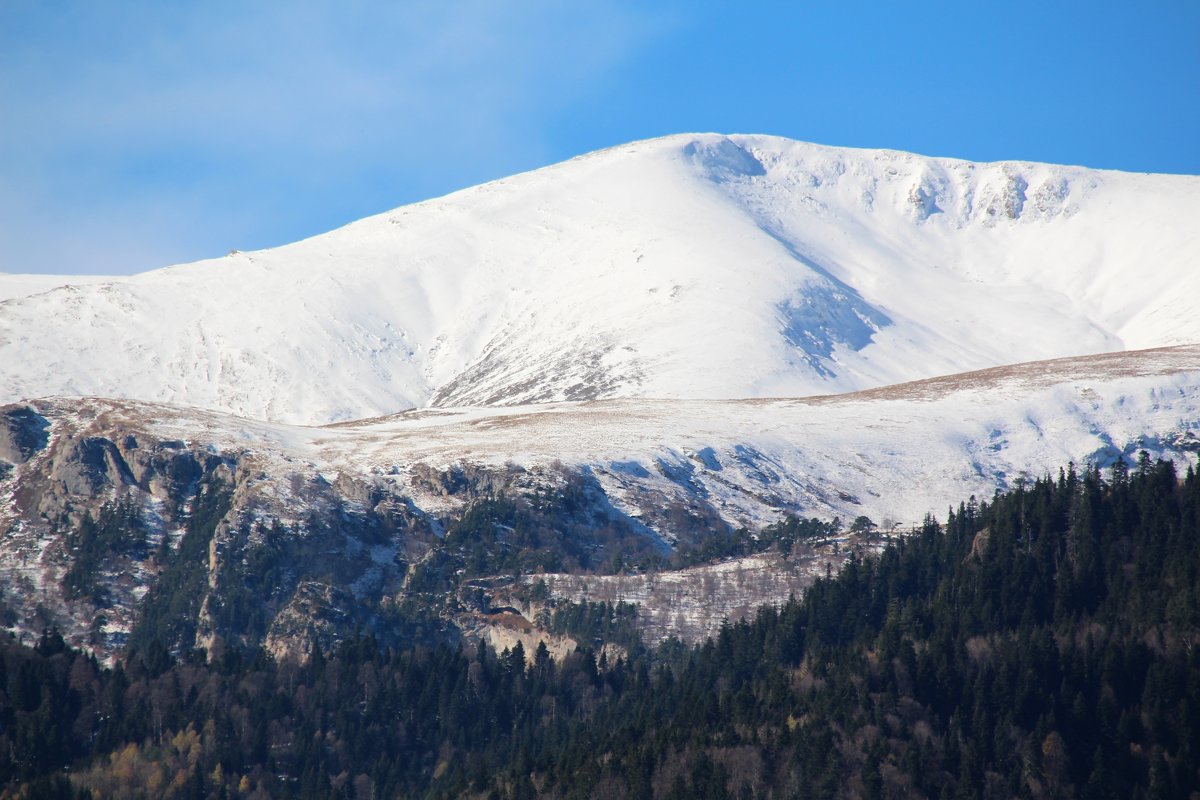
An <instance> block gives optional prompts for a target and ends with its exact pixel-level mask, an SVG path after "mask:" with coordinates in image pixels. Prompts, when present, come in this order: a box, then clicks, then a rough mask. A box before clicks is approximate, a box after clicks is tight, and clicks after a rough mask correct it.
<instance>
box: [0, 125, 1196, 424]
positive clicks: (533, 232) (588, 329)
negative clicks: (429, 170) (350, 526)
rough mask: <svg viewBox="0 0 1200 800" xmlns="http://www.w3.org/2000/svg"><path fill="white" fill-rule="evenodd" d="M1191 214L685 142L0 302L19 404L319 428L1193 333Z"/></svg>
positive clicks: (759, 388)
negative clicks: (71, 402) (327, 229)
mask: <svg viewBox="0 0 1200 800" xmlns="http://www.w3.org/2000/svg"><path fill="white" fill-rule="evenodd" d="M1197 217H1200V178H1196V177H1187V176H1165V175H1134V174H1123V173H1117V172H1105V171H1096V170H1088V169H1083V168H1077V167H1061V166H1053V165H1046V164H1030V163H996V164H973V163H969V162H963V161H955V160H949V159H937V158H926V157H922V156H916V155H911V154H906V153H898V152H892V151H874V150H851V149H845V148H832V147H823V146H818V145H812V144H806V143H801V142H793V141H789V140H785V139H778V138H770V137H762V136H720V135H715V134H700V135H690V134H689V135H680V136H672V137H667V138H663V139H656V140H651V141H645V142H637V143H634V144H630V145H625V146H621V147H616V148H612V149H610V150H605V151H600V152H597V153H593V154H590V155H587V156H583V157H580V158H576V159H573V160H571V161H568V162H564V163H562V164H558V165H555V166H552V167H547V168H544V169H541V170H537V171H534V172H530V173H526V174H522V175H517V176H514V177H512V178H508V179H505V180H501V181H496V182H493V183H489V184H485V185H482V186H478V187H474V188H471V189H467V190H464V191H461V192H458V193H455V194H452V195H449V196H447V197H443V198H438V199H435V200H429V201H426V202H423V203H418V204H415V205H411V206H406V207H403V208H399V209H396V210H394V211H390V212H387V213H384V214H381V215H379V216H375V217H371V218H368V219H364V220H361V221H359V222H355V223H353V224H351V225H348V226H346V227H344V228H341V229H339V230H336V231H333V232H331V233H327V234H324V235H321V236H316V237H313V238H311V239H308V240H305V241H302V242H298V243H295V244H291V245H287V246H284V247H279V248H275V249H271V250H264V251H260V252H254V253H230V254H229V255H228V256H227V257H225V258H220V259H215V260H212V261H206V262H199V263H196V264H189V265H184V266H178V267H171V268H168V269H163V270H157V271H153V272H148V273H143V274H141V275H136V276H133V277H129V278H119V279H112V280H109V281H105V282H101V283H95V284H87V285H72V286H64V287H61V288H57V289H53V290H51V291H43V292H37V293H32V294H30V293H29V292H30V291H31V290H30V289H28V288H12V287H10V290H8V291H7V292H6V293H7V294H9V295H15V296H13V297H11V299H9V300H7V301H5V302H3V303H2V304H0V401H18V400H22V399H28V398H33V397H40V396H46V395H65V396H100V397H113V398H128V399H134V400H139V401H153V402H170V403H175V404H180V405H185V406H190V407H195V408H204V409H209V410H213V411H220V412H225V413H231V414H237V415H241V416H247V417H252V418H257V419H263V420H270V421H276V422H289V423H304V424H321V423H327V422H331V421H338V420H350V419H357V418H362V417H370V416H376V415H381V414H390V413H394V412H397V411H402V410H405V409H411V408H425V407H429V406H441V407H446V406H498V405H515V404H528V403H543V402H547V401H564V400H566V401H571V400H593V399H612V398H634V397H647V398H678V399H732V398H755V397H786V396H809V395H816V394H827V393H838V392H847V391H856V390H863V389H870V388H875V387H880V386H885V385H890V384H895V383H899V382H903V381H910V380H915V379H920V378H927V377H932V376H935V375H948V374H955V373H960V372H964V371H968V370H973V369H982V368H986V367H993V366H999V365H1003V364H1009V363H1014V362H1018V361H1029V360H1036V359H1046V358H1055V357H1061V356H1074V355H1084V354H1091V353H1101V352H1109V351H1117V350H1122V349H1133V348H1146V347H1157V346H1165V345H1174V344H1181V343H1189V342H1194V341H1197V340H1200V320H1198V318H1197V315H1195V314H1194V313H1193V308H1192V301H1191V298H1194V297H1195V296H1197V293H1198V291H1200V270H1198V269H1196V266H1197V263H1198V262H1200V238H1198V237H1197V236H1196V235H1195V233H1194V230H1193V229H1194V225H1193V221H1194V220H1195V219H1196V218H1197ZM7 283H8V284H13V286H14V287H15V286H16V284H15V283H13V276H8V280H7ZM3 285H4V284H0V288H2V287H3ZM39 288H40V287H39Z"/></svg>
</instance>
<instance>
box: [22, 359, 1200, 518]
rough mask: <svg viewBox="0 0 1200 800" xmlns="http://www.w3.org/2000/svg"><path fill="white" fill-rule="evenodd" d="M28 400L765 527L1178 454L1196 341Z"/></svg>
mask: <svg viewBox="0 0 1200 800" xmlns="http://www.w3.org/2000/svg"><path fill="white" fill-rule="evenodd" d="M41 404H42V405H43V406H48V407H49V406H53V407H57V408H58V409H59V411H60V412H61V413H67V414H71V413H76V411H73V410H72V409H75V410H77V411H79V412H80V413H83V414H87V415H91V414H94V413H101V412H99V411H98V410H97V409H103V411H102V413H104V414H106V415H108V416H109V417H110V418H111V419H113V420H124V421H125V423H126V424H127V425H126V426H127V427H128V428H129V429H132V430H137V429H139V428H141V429H148V430H150V431H151V432H153V433H154V434H155V435H156V436H158V437H162V438H179V439H186V440H188V441H193V442H196V443H208V444H209V445H210V446H211V447H213V448H216V449H220V450H224V451H229V452H234V451H238V452H246V453H250V454H252V455H250V456H248V458H251V459H252V462H255V461H256V462H257V463H260V464H261V467H262V468H263V471H264V475H267V474H269V475H272V476H274V477H275V478H276V479H278V480H286V476H287V475H288V474H289V472H290V471H292V470H294V469H296V468H297V467H298V466H299V465H308V466H307V467H306V469H309V470H311V471H315V472H319V473H321V474H323V475H326V476H327V477H328V479H329V480H334V479H336V476H337V475H338V474H340V473H348V474H351V475H359V476H363V477H367V478H369V479H371V480H380V481H385V482H395V483H396V484H397V488H398V489H399V490H400V491H402V492H403V491H404V485H405V482H406V481H407V480H408V470H409V468H410V467H411V465H413V464H416V463H423V464H427V465H430V466H434V467H441V466H446V465H451V464H457V463H463V462H468V463H479V464H485V465H486V464H491V465H504V464H516V465H520V466H523V467H526V468H533V469H536V468H539V467H547V466H551V465H556V464H563V465H566V466H569V467H572V468H582V469H585V470H587V471H590V472H591V473H592V474H593V475H595V477H596V478H597V480H598V481H599V483H600V485H601V486H602V487H603V488H604V490H605V492H606V494H607V495H608V496H609V498H610V500H611V501H612V502H613V504H614V505H615V506H616V507H617V508H618V509H620V510H622V511H624V512H626V513H628V514H630V515H632V516H635V517H636V516H638V515H639V514H640V513H641V508H643V507H645V503H650V504H661V503H662V502H664V501H670V500H671V499H677V498H680V497H687V496H689V495H691V496H699V497H702V498H704V499H705V500H706V502H708V503H710V504H712V505H713V506H714V507H715V508H717V509H718V511H719V512H720V513H721V514H722V515H723V516H724V517H725V518H726V519H727V520H729V521H730V522H732V523H734V524H751V525H759V524H763V523H766V522H770V521H773V520H775V519H777V518H778V517H779V514H780V513H781V510H784V509H787V510H792V511H799V512H801V513H805V514H812V515H817V516H822V517H829V516H832V515H833V514H838V515H841V516H843V517H844V518H846V517H850V518H852V517H853V516H857V515H858V514H867V515H868V516H871V517H872V518H873V519H875V520H876V521H879V522H884V521H888V520H890V521H891V522H896V523H900V524H904V525H908V524H911V523H917V522H919V521H920V520H921V519H922V518H923V516H924V515H925V514H926V513H927V512H932V513H934V514H935V515H938V516H943V515H944V512H945V509H946V507H947V505H948V504H950V503H957V502H959V501H961V500H962V499H964V498H966V497H968V496H969V495H971V494H975V495H977V496H979V497H980V498H981V499H986V498H989V497H990V496H991V494H992V492H993V491H994V490H995V489H996V487H1005V486H1011V485H1013V484H1014V482H1016V481H1017V480H1019V479H1021V478H1022V477H1029V478H1036V477H1040V476H1041V475H1042V474H1043V473H1044V472H1045V471H1054V472H1057V470H1058V468H1059V467H1060V466H1062V465H1064V464H1066V463H1067V462H1068V461H1074V462H1075V463H1076V464H1078V465H1080V466H1081V467H1082V466H1083V465H1085V464H1098V465H1100V466H1102V467H1107V466H1109V465H1110V464H1111V463H1112V462H1113V461H1114V460H1115V459H1116V458H1118V457H1126V458H1130V459H1134V458H1136V456H1137V453H1138V451H1140V450H1141V449H1146V450H1148V451H1149V452H1150V453H1151V454H1152V455H1155V456H1157V455H1159V454H1164V453H1165V454H1166V455H1168V456H1169V457H1174V458H1176V459H1177V460H1180V461H1182V462H1186V461H1189V460H1190V459H1192V457H1193V456H1192V455H1191V454H1192V453H1194V452H1195V451H1196V450H1198V449H1200V438H1198V437H1200V346H1180V347H1173V348H1162V349H1157V350H1148V351H1137V352H1129V353H1117V354H1110V355H1099V356H1089V357H1083V358H1074V359H1063V360H1056V361H1048V362H1036V363H1031V364H1021V365H1016V366H1011V367H1003V368H996V369H990V370H986V371H982V372H978V373H967V374H962V375H956V376H952V377H948V378H938V379H932V380H926V381H920V382H916V383H910V384H902V385H898V386H890V387H886V388H882V389H877V390H869V391H864V392H858V393H852V394H846V395H838V396H829V397H812V398H804V399H756V400H729V401H700V400H642V399H616V400H604V401H587V402H566V403H552V404H542V405H535V406H518V407H506V408H490V409H489V408H471V409H433V410H427V411H419V412H410V413H406V414H399V415H393V416H390V417H384V418H379V419H375V420H367V421H361V422H356V423H349V424H340V425H334V426H328V427H316V428H313V427H300V426H289V425H283V424H278V423H264V422H255V421H251V420H244V419H238V418H235V417H229V416H224V415H219V414H213V413H205V412H199V411H196V410H194V409H181V408H173V407H169V406H143V405H140V404H116V405H114V404H113V403H112V402H111V401H85V402H83V403H82V404H79V403H78V402H76V401H67V400H64V401H58V400H48V401H42V403H41ZM92 406H95V408H92ZM662 533H663V534H664V535H665V536H666V537H667V538H668V539H669V538H670V531H663V532H662Z"/></svg>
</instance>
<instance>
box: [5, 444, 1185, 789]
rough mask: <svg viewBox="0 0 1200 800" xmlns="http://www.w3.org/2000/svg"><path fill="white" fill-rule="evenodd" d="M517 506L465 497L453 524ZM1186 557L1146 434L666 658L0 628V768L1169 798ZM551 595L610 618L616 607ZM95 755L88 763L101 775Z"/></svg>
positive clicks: (272, 778)
mask: <svg viewBox="0 0 1200 800" xmlns="http://www.w3.org/2000/svg"><path fill="white" fill-rule="evenodd" d="M508 513H509V512H508V511H507V510H506V509H505V508H504V507H503V506H490V507H486V508H482V509H481V510H480V512H479V515H478V516H477V517H476V521H475V523H473V527H471V528H469V529H463V530H462V531H460V532H459V534H458V535H461V536H463V537H464V541H466V540H470V539H471V537H479V536H482V537H486V536H488V535H489V534H487V533H486V532H485V531H486V529H487V527H488V526H489V525H490V526H493V527H495V526H497V525H499V526H500V530H504V527H503V526H505V525H509V526H510V527H512V526H511V525H510V523H511V521H512V520H513V517H512V516H505V515H506V514H508ZM505 520H508V522H506V521H505ZM502 538H503V537H499V539H497V540H500V539H502ZM1198 571H1200V479H1198V478H1197V477H1196V476H1195V475H1194V474H1192V472H1191V471H1190V470H1189V473H1188V476H1187V478H1186V479H1185V480H1184V481H1182V482H1179V481H1177V479H1176V475H1175V473H1174V470H1173V467H1172V466H1171V465H1170V464H1163V463H1159V464H1153V463H1150V462H1148V461H1146V460H1144V461H1143V462H1142V463H1141V464H1139V466H1138V467H1137V469H1136V470H1135V471H1134V472H1133V473H1132V474H1126V473H1125V472H1123V471H1121V470H1118V471H1117V472H1116V473H1115V474H1114V475H1113V476H1112V477H1111V479H1110V480H1109V481H1104V480H1102V479H1101V476H1100V475H1099V473H1097V472H1096V471H1095V470H1088V471H1085V472H1084V473H1083V474H1082V475H1080V474H1077V473H1076V471H1075V470H1074V469H1069V470H1065V471H1064V472H1062V473H1061V474H1060V475H1059V476H1058V478H1057V479H1054V480H1052V479H1049V478H1047V479H1045V480H1042V481H1038V482H1036V483H1035V484H1033V485H1032V486H1027V487H1022V488H1019V489H1018V490H1016V491H1014V492H1011V493H1008V494H1005V495H1000V496H997V497H995V498H994V499H993V500H992V501H991V502H990V503H982V504H977V503H974V502H971V503H965V504H963V505H961V506H960V507H959V508H958V509H956V510H955V511H953V512H952V513H951V514H950V516H949V518H948V520H947V523H946V525H945V526H941V525H938V524H937V523H935V522H934V521H933V520H927V522H926V524H925V525H924V527H923V528H922V530H920V531H919V532H917V533H915V534H914V535H912V536H911V537H908V538H906V539H904V540H901V541H900V542H898V543H896V544H894V545H893V546H891V547H889V548H888V549H887V550H885V551H884V552H883V554H882V555H881V556H880V557H878V558H877V559H867V560H860V559H858V558H851V560H850V561H849V562H848V564H847V566H846V567H845V569H844V570H843V571H842V573H840V574H839V575H838V576H837V577H835V578H833V579H829V580H824V581H819V582H818V583H817V584H816V585H815V586H814V587H813V588H812V590H811V591H810V592H809V593H808V594H807V595H806V596H805V597H804V599H803V600H802V601H800V602H790V603H788V604H787V605H785V606H784V607H783V608H782V609H778V610H776V609H763V610H762V611H760V612H759V614H758V615H757V616H756V617H755V618H754V619H753V620H747V621H743V622H740V623H737V624H733V625H726V626H724V627H723V628H722V630H721V632H720V634H719V635H718V636H716V637H715V638H713V639H711V640H709V641H707V642H705V643H704V644H702V645H700V646H697V647H694V648H691V649H688V648H685V647H683V646H681V645H679V644H678V643H671V644H669V645H668V646H664V647H663V648H661V649H660V652H659V654H658V655H657V657H651V656H650V655H649V654H647V653H645V652H635V653H634V654H633V655H632V656H631V657H630V658H628V659H625V658H621V659H617V660H615V661H613V662H612V663H609V662H607V660H606V659H602V658H600V657H598V656H597V655H596V651H594V650H592V649H590V648H585V649H582V650H581V651H579V652H577V653H575V654H574V655H572V656H570V657H568V658H567V659H566V660H565V661H563V662H561V663H555V662H553V661H551V660H550V658H549V655H548V652H547V651H546V649H545V648H544V647H539V648H537V649H536V650H534V652H533V653H531V654H527V653H526V652H525V651H524V649H523V648H520V647H518V648H516V649H515V650H514V651H512V652H509V651H505V652H503V653H500V654H495V653H493V652H490V651H488V650H486V649H482V650H480V651H478V652H468V651H464V650H462V649H449V648H446V647H436V648H432V649H427V648H414V649H409V650H404V651H400V652H396V651H393V650H387V651H384V650H382V649H381V648H380V645H379V643H378V642H377V641H376V640H375V639H374V638H372V637H370V636H355V637H353V638H351V639H350V640H348V641H346V642H344V643H343V644H341V645H340V646H339V647H337V648H336V649H334V650H333V651H332V652H328V653H325V652H322V651H320V650H318V651H316V652H315V653H314V655H313V658H312V660H311V661H310V663H309V664H308V665H307V666H303V667H300V666H296V665H294V664H276V663H274V662H272V661H271V660H270V659H269V658H268V657H267V656H266V655H265V654H264V653H262V652H261V651H240V650H237V649H234V648H229V649H227V650H225V651H224V652H222V653H214V654H213V657H212V658H211V660H210V661H209V662H207V663H206V662H204V661H203V660H202V659H195V658H189V659H186V660H183V661H179V660H172V659H171V657H170V656H169V654H168V653H167V651H166V648H163V647H161V646H160V647H158V648H157V649H155V648H153V647H150V646H146V647H143V648H141V649H139V650H138V651H137V653H136V655H134V656H133V657H131V658H130V659H129V662H128V666H127V669H124V670H122V669H118V670H116V671H113V672H107V671H100V670H98V669H97V668H96V667H95V665H94V664H93V663H92V662H90V661H88V660H86V659H84V657H82V656H80V655H78V654H76V653H74V652H72V651H70V650H68V649H66V648H65V647H64V646H63V645H62V643H61V639H60V638H58V637H56V636H55V634H54V633H53V632H52V631H51V632H47V634H46V636H44V637H43V639H42V640H41V641H40V642H39V643H38V645H37V647H36V648H33V649H30V648H22V647H20V646H18V645H16V644H15V643H8V644H5V645H0V668H2V674H0V687H3V688H4V694H3V695H2V696H3V697H4V698H6V700H5V704H4V705H3V709H2V712H0V723H3V727H2V728H0V777H2V778H4V779H6V780H8V781H13V780H29V779H32V778H35V777H38V778H42V779H45V780H50V776H51V775H53V774H55V772H56V770H59V769H60V768H61V766H62V765H64V764H67V763H75V764H83V763H84V762H83V761H82V759H85V758H86V757H88V756H89V755H97V754H104V753H112V752H114V751H116V750H117V749H118V748H121V747H123V745H124V743H127V742H133V743H136V744H138V745H139V748H138V750H137V754H138V758H140V759H142V760H143V761H144V762H146V763H151V764H153V763H157V761H156V760H162V759H167V758H169V755H168V754H167V752H168V751H167V749H166V748H164V747H162V746H161V745H160V743H161V742H164V741H166V740H167V739H169V738H170V737H171V736H172V735H174V734H176V733H178V732H182V731H201V732H202V733H201V734H200V735H199V736H198V738H197V741H198V742H199V746H200V754H199V760H198V761H197V763H196V764H195V766H194V767H193V768H190V769H191V771H190V772H184V773H180V774H182V775H190V780H189V781H187V782H183V781H181V783H180V786H181V787H182V788H181V789H180V791H181V792H184V791H193V793H194V794H195V795H196V796H221V795H222V793H225V794H227V795H228V796H235V788H236V787H235V786H234V785H233V781H234V778H235V777H236V776H238V775H241V776H245V777H246V779H247V781H249V782H250V784H251V785H252V786H254V787H256V788H258V789H261V790H262V791H263V792H264V793H266V794H267V795H269V796H275V797H312V798H326V797H349V796H355V795H356V794H357V796H364V793H367V794H366V796H370V794H369V793H374V796H382V797H392V796H404V797H410V796H427V797H457V796H463V795H467V796H476V797H502V798H517V797H564V798H568V797H569V798H575V797H578V798H584V797H594V796H608V797H629V798H667V797H672V798H675V797H679V798H689V800H690V799H691V798H727V797H730V798H732V797H737V798H743V797H744V798H765V797H799V798H837V797H871V798H873V797H901V796H925V797H949V798H958V797H962V798H972V797H979V798H984V797H1021V798H1044V797H1084V798H1108V797H1151V796H1155V797H1187V796H1189V794H1191V793H1193V792H1196V791H1197V790H1200V756H1198V754H1197V752H1196V748H1197V747H1198V746H1200V648H1197V647H1196V642H1197V641H1200V628H1198V625H1197V613H1198V611H1200V596H1198V592H1200V574H1197V573H1198ZM555 615H557V619H555ZM550 617H551V618H550V624H551V625H553V626H558V627H561V628H562V629H564V630H566V629H570V630H573V631H577V632H589V633H591V632H596V633H598V634H608V635H611V634H612V633H614V632H615V631H620V630H621V626H622V625H623V624H624V623H625V622H626V621H627V619H628V618H629V614H628V612H626V611H625V610H624V609H623V607H622V606H617V607H615V608H614V607H612V606H607V605H605V604H593V605H579V606H565V605H564V606H560V607H559V608H557V609H555V610H554V611H552V612H550ZM123 752H125V751H123ZM125 757H126V758H129V757H130V756H129V755H128V753H126V755H125ZM105 763H107V762H104V761H94V762H93V764H99V765H101V766H98V767H96V768H95V770H94V771H93V772H92V773H88V775H89V777H87V778H86V780H88V781H93V782H94V785H95V786H98V787H99V786H105V787H108V788H111V787H112V785H113V784H112V781H116V780H119V774H120V773H119V772H118V771H116V770H115V769H114V770H112V771H111V772H106V771H105V768H104V767H103V764H105ZM163 763H166V762H165V761H164V762H163ZM218 766H219V767H220V770H218V769H217V767H218ZM105 781H109V783H105ZM89 785H91V784H89ZM189 787H190V788H189ZM60 788H61V787H60ZM179 796H182V795H179Z"/></svg>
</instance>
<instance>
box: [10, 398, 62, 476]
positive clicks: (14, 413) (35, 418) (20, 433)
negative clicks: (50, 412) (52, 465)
mask: <svg viewBox="0 0 1200 800" xmlns="http://www.w3.org/2000/svg"><path fill="white" fill-rule="evenodd" d="M49 427H50V423H49V422H47V421H46V418H45V417H43V416H42V415H41V414H39V413H37V412H36V411H34V410H33V409H32V408H30V407H29V406H19V405H18V406H14V405H10V406H5V407H3V408H0V460H3V461H7V462H9V464H24V463H25V462H26V461H28V460H29V457H30V456H32V455H33V454H34V453H36V452H37V451H39V450H41V449H42V448H44V447H45V446H46V442H47V441H49V438H50V437H49V435H48V434H47V432H46V430H47V429H48V428H49Z"/></svg>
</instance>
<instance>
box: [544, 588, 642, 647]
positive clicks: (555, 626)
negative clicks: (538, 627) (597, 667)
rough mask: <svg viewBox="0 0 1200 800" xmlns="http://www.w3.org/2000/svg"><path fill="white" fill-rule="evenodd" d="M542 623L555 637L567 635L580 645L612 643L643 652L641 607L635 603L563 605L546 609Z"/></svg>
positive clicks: (558, 604) (561, 603) (563, 603)
mask: <svg viewBox="0 0 1200 800" xmlns="http://www.w3.org/2000/svg"><path fill="white" fill-rule="evenodd" d="M539 622H540V623H542V627H543V628H544V629H545V630H548V631H550V632H551V633H560V634H566V635H567V636H570V637H571V638H573V639H575V641H577V642H589V643H592V644H602V643H604V642H610V643H612V644H616V645H620V646H621V647H623V648H625V649H626V651H630V652H635V651H639V650H641V648H642V638H641V632H640V631H639V629H638V624H637V606H635V605H633V604H632V603H606V602H599V603H593V602H589V601H584V602H582V603H567V602H559V603H556V604H555V605H554V608H553V610H551V609H545V610H544V611H543V612H542V615H541V618H540V619H539Z"/></svg>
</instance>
